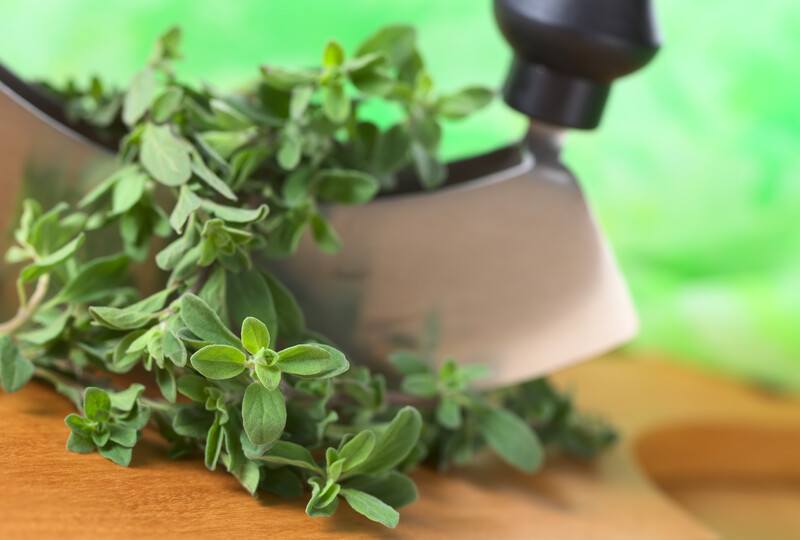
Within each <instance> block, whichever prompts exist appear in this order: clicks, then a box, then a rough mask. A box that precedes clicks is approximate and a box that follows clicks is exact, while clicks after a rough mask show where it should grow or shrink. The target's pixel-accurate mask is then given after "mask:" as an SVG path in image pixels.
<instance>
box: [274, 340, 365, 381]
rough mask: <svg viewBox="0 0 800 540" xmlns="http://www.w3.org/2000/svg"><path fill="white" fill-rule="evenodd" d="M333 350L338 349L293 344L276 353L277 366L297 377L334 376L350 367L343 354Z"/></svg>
mask: <svg viewBox="0 0 800 540" xmlns="http://www.w3.org/2000/svg"><path fill="white" fill-rule="evenodd" d="M335 352H338V351H336V350H335V349H333V348H332V347H328V346H323V345H316V344H315V345H311V344H302V345H294V346H293V347H289V348H286V349H283V350H282V351H280V352H279V353H278V363H277V366H278V367H279V368H280V370H281V371H283V372H284V373H289V374H291V375H295V376H297V377H310V378H330V377H335V376H336V375H341V374H342V373H344V372H345V371H347V369H348V368H349V367H350V364H349V363H348V362H347V359H346V358H345V357H344V355H343V354H341V353H339V354H334V353H335Z"/></svg>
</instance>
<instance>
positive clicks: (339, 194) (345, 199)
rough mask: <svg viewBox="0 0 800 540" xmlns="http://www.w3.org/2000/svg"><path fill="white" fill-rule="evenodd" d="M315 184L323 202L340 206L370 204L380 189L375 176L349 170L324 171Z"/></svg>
mask: <svg viewBox="0 0 800 540" xmlns="http://www.w3.org/2000/svg"><path fill="white" fill-rule="evenodd" d="M315 182H316V183H317V195H318V196H319V198H320V199H321V200H323V201H328V202H336V203H340V204H361V203H365V202H368V201H370V200H371V199H372V198H373V197H374V196H375V195H376V194H377V193H378V190H379V189H380V183H379V182H378V179H377V178H375V177H374V176H372V175H370V174H367V173H364V172H361V171H355V170H349V169H325V170H322V171H320V172H319V173H318V174H317V176H316V178H315Z"/></svg>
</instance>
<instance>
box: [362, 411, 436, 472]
mask: <svg viewBox="0 0 800 540" xmlns="http://www.w3.org/2000/svg"><path fill="white" fill-rule="evenodd" d="M421 430H422V417H421V416H420V414H419V411H417V410H416V409H415V408H413V407H409V406H406V407H403V408H402V409H400V410H399V411H398V412H397V414H396V415H395V417H394V419H393V420H392V421H391V422H390V423H389V425H388V426H386V427H385V428H384V429H383V431H382V432H380V433H379V434H378V439H377V441H376V443H375V449H374V450H373V451H372V453H371V454H370V456H369V458H367V460H366V461H364V462H363V463H361V465H358V466H357V467H355V469H354V470H353V471H352V472H353V473H359V474H380V473H382V472H386V471H388V470H390V469H392V468H394V467H395V466H396V465H397V464H398V463H400V462H401V461H403V459H404V458H405V457H406V456H407V455H408V453H409V452H410V451H411V449H412V448H414V446H416V444H417V440H418V439H419V435H420V432H421Z"/></svg>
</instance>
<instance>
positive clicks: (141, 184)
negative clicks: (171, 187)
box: [111, 170, 147, 216]
mask: <svg viewBox="0 0 800 540" xmlns="http://www.w3.org/2000/svg"><path fill="white" fill-rule="evenodd" d="M146 185H147V176H146V175H144V174H143V173H142V172H141V171H138V170H137V171H135V172H132V173H131V174H126V175H125V176H123V177H121V178H120V179H119V180H118V181H117V183H116V184H114V190H113V191H112V193H111V215H112V216H118V215H120V214H124V213H125V212H127V211H128V210H130V209H131V208H133V207H134V205H135V204H136V203H138V202H139V199H141V198H142V195H144V191H145V186H146Z"/></svg>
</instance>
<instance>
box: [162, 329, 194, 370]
mask: <svg viewBox="0 0 800 540" xmlns="http://www.w3.org/2000/svg"><path fill="white" fill-rule="evenodd" d="M161 346H162V347H163V349H164V356H166V357H167V358H169V359H170V361H172V363H173V364H175V365H176V366H178V367H183V366H185V365H186V360H187V359H188V356H189V355H188V353H187V351H186V345H184V344H183V341H181V340H180V338H178V336H177V335H175V332H173V331H172V330H168V331H167V332H165V333H164V338H163V341H162V345H161Z"/></svg>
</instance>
